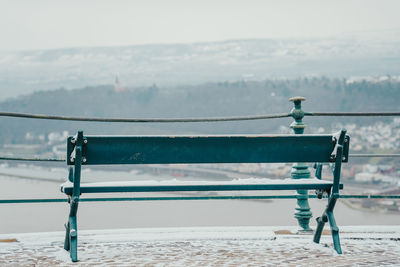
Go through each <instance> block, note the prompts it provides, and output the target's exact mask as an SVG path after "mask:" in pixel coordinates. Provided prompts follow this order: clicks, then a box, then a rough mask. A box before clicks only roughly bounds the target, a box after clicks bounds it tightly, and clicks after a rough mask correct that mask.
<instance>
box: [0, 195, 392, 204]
mask: <svg viewBox="0 0 400 267" xmlns="http://www.w3.org/2000/svg"><path fill="white" fill-rule="evenodd" d="M296 198H297V195H275V196H193V197H192V196H182V197H180V196H178V197H104V198H80V199H79V202H104V201H106V202H107V201H158V200H209V199H214V200H227V199H242V200H260V199H296ZM308 198H317V196H316V195H308ZM323 198H326V196H324V197H323ZM339 198H346V199H347V198H358V199H400V195H339ZM57 202H68V199H66V198H41V199H40V198H39V199H35V198H34V199H0V204H18V203H57Z"/></svg>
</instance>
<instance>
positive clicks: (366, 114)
mask: <svg viewBox="0 0 400 267" xmlns="http://www.w3.org/2000/svg"><path fill="white" fill-rule="evenodd" d="M304 115H305V116H315V117H316V116H338V117H345V116H348V117H374V116H377V117H379V116H400V112H304Z"/></svg>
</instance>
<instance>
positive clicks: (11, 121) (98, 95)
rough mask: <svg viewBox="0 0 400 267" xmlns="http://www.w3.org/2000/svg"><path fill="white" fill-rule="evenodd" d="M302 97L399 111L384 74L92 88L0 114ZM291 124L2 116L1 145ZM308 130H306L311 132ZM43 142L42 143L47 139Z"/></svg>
mask: <svg viewBox="0 0 400 267" xmlns="http://www.w3.org/2000/svg"><path fill="white" fill-rule="evenodd" d="M297 95H300V96H304V97H306V98H307V101H306V102H304V104H303V108H304V110H306V111H314V112H316V111H320V112H328V111H332V112H333V111H371V112H372V111H400V108H399V99H400V82H399V81H395V80H393V79H390V77H389V78H388V79H386V80H383V81H378V82H367V81H361V82H348V81H347V80H346V79H328V78H324V77H321V78H301V79H295V80H266V81H236V82H228V81H226V82H218V83H205V84H201V85H187V86H179V87H169V88H159V87H157V85H152V86H149V87H141V88H129V89H126V90H125V91H122V92H116V91H115V90H114V87H113V86H111V85H109V86H96V87H85V88H82V89H77V90H66V89H58V90H53V91H41V92H36V93H33V94H30V95H25V96H21V97H18V98H15V99H10V100H7V101H4V102H1V103H0V110H1V111H13V112H25V113H40V114H52V115H70V116H88V117H89V116H93V117H125V118H133V117H137V118H150V117H151V118H154V117H160V118H170V117H182V118H183V117H212V116H245V115H260V114H269V113H286V112H289V111H290V110H291V109H292V106H293V105H292V103H290V102H289V101H288V99H289V97H292V96H297ZM391 119H392V118H367V119H360V118H332V117H324V118H310V117H307V118H305V122H306V123H307V124H308V125H309V126H311V127H314V128H316V127H320V126H323V127H328V128H329V127H330V126H331V125H333V124H334V123H336V122H357V123H362V124H365V123H372V122H375V121H377V120H385V121H389V120H391ZM291 121H292V119H290V118H285V119H274V120H258V121H244V122H224V123H217V122H210V123H171V124H155V123H152V124H143V123H142V124H140V123H136V124H132V123H130V124H129V123H125V124H124V123H89V122H67V121H45V120H30V119H20V118H0V122H1V128H0V137H1V139H0V140H1V141H0V143H2V144H4V143H11V144H13V143H14V144H15V143H29V142H30V143H35V142H40V140H39V139H37V140H36V139H34V138H33V139H32V138H31V140H27V139H26V138H25V137H26V134H27V133H28V132H29V133H30V136H39V135H44V136H45V137H46V136H47V135H48V134H49V133H50V132H62V131H68V132H69V133H71V134H73V133H75V132H76V131H77V130H78V129H82V130H84V131H85V133H88V134H171V133H175V134H183V133H200V134H201V133H204V134H212V133H216V134H219V133H234V134H236V133H268V132H275V133H276V132H279V127H280V126H281V125H283V126H289V125H290V123H291ZM311 127H309V128H308V131H309V132H310V131H312V128H311ZM45 139H46V138H45Z"/></svg>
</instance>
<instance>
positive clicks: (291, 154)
mask: <svg viewBox="0 0 400 267" xmlns="http://www.w3.org/2000/svg"><path fill="white" fill-rule="evenodd" d="M79 136H81V138H82V136H83V135H82V134H80V135H79V134H78V138H79ZM74 138H76V137H72V136H71V137H69V138H68V141H67V159H69V160H68V161H67V162H68V164H69V165H73V164H74V161H73V158H74V148H75V143H76V142H74V140H75V139H74ZM338 138H339V136H337V135H332V134H331V135H246V136H239V135H232V136H220V135H213V136H84V137H83V140H84V143H83V146H82V159H83V161H82V163H83V164H84V165H96V164H173V163H181V164H185V163H260V162H265V163H273V162H332V161H334V158H332V153H333V152H334V150H335V146H336V144H337V141H338V140H337V139H338ZM342 142H343V140H342ZM348 152H349V137H348V136H345V142H344V144H343V160H342V161H343V162H347V161H348ZM71 159H72V160H71Z"/></svg>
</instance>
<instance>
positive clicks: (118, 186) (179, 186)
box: [61, 178, 343, 195]
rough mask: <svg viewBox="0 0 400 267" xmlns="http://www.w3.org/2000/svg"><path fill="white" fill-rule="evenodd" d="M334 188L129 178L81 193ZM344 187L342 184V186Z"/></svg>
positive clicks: (311, 183) (68, 190)
mask: <svg viewBox="0 0 400 267" xmlns="http://www.w3.org/2000/svg"><path fill="white" fill-rule="evenodd" d="M331 187H332V182H331V181H324V180H319V179H315V178H314V179H297V180H293V179H284V180H278V179H241V180H233V181H220V182H215V181H214V182H208V181H176V180H172V181H171V180H167V181H129V182H105V183H86V184H85V183H83V184H81V189H80V191H81V193H116V192H121V193H124V192H172V191H236V190H240V191H245V190H303V189H304V190H311V189H322V190H327V189H330V188H331ZM72 188H73V186H72V184H71V183H65V184H64V185H63V186H62V188H61V190H62V192H64V193H65V194H67V195H71V194H72ZM340 188H343V185H342V184H341V185H340Z"/></svg>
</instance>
